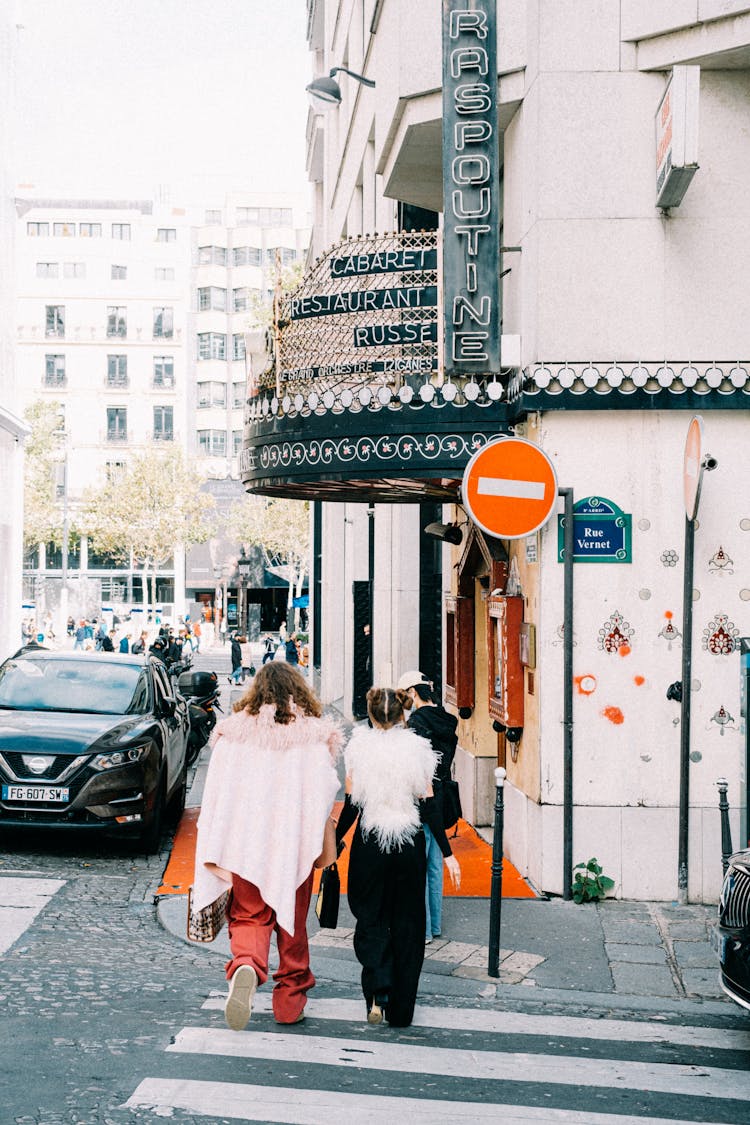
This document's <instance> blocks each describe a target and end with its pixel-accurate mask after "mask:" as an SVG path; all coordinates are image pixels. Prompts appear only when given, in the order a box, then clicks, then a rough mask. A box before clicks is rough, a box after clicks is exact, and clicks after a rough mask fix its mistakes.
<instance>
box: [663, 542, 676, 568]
mask: <svg viewBox="0 0 750 1125" xmlns="http://www.w3.org/2000/svg"><path fill="white" fill-rule="evenodd" d="M661 561H662V565H663V566H677V563H678V562H679V561H680V556H679V555H678V554H677V552H676V551H673V550H672V548H671V547H670V548H669V549H668V550H666V551H662V553H661Z"/></svg>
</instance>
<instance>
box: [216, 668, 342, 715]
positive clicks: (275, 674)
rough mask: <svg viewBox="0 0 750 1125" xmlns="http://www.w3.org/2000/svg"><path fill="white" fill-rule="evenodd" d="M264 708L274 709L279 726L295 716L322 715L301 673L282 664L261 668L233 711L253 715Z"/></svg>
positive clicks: (320, 708) (319, 706) (321, 709)
mask: <svg viewBox="0 0 750 1125" xmlns="http://www.w3.org/2000/svg"><path fill="white" fill-rule="evenodd" d="M268 704H270V705H271V706H272V707H275V708H276V713H275V715H274V720H275V721H276V722H277V723H282V724H286V723H292V722H294V720H295V718H296V713H297V712H301V713H302V714H303V715H312V716H314V718H316V719H319V718H320V716H321V715H322V714H323V708H322V706H321V703H320V700H319V699H318V697H317V696H316V695H315V693H314V692H313V691H312V689H311V688H310V687H309V685H308V683H307V680H306V679H305V677H304V676H303V675H302V673H301V672H298V671H297V669H296V668H295V667H294V666H293V665H291V664H287V663H286V661H282V660H269V661H268V663H266V664H264V665H263V666H262V667H261V669H260V671H259V672H257V674H256V676H255V679H254V680H253V682H252V684H251V685H250V687H249V689H248V690H247V691H246V692H245V694H244V695H243V696H242V698H241V699H239V700H238V701H237V703H235V705H234V708H233V709H234V710H235V711H247V713H248V715H257V714H259V712H260V709H261V707H265V706H267V705H268Z"/></svg>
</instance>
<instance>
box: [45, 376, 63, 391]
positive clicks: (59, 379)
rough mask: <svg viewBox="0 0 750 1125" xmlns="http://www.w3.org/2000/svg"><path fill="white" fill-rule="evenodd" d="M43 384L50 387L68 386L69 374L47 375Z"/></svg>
mask: <svg viewBox="0 0 750 1125" xmlns="http://www.w3.org/2000/svg"><path fill="white" fill-rule="evenodd" d="M43 385H44V386H45V387H48V388H49V387H67V385H68V377H67V375H45V376H44V379H43Z"/></svg>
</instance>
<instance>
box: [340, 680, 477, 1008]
mask: <svg viewBox="0 0 750 1125" xmlns="http://www.w3.org/2000/svg"><path fill="white" fill-rule="evenodd" d="M407 701H408V696H407V694H406V692H405V691H398V690H394V689H393V688H370V690H369V691H368V693H367V713H368V715H369V718H370V722H371V723H372V729H368V728H366V727H358V728H357V729H356V730H355V732H354V734H353V735H352V737H351V739H350V740H349V745H348V746H347V748H346V751H345V754H344V761H345V763H346V785H345V791H346V798H345V801H344V807H343V809H342V811H341V815H340V817H339V820H338V824H337V826H336V840H337V841H340V840H342V839H343V837H344V836H345V834H346V832H347V831H348V830H349V828H350V827H351V825H352V824H353V823H354V821H355V820H358V824H357V829H356V831H355V834H354V840H353V842H352V850H351V856H350V859H349V889H348V894H349V906H350V907H351V911H352V914H353V915H354V917H355V918H356V920H357V925H356V928H355V930H354V952H355V953H356V955H357V960H358V961H359V963H360V964H361V966H362V992H363V994H364V998H365V1005H366V1007H367V1022H368V1023H373V1024H377V1023H382V1021H383V1018H384V1017H385V1019H387V1020H388V1023H389V1024H390V1025H391V1027H408V1026H409V1025H410V1024H411V1022H412V1018H413V1016H414V1005H415V1003H416V998H417V988H418V985H419V974H420V972H421V970H422V962H423V961H424V932H425V902H424V892H425V874H426V866H427V863H426V855H425V843H424V833H423V831H422V825H423V824H429V826H430V829H431V830H432V832H433V833H434V834H435V837H436V839H437V840H438V842H439V844H440V847H441V850H442V853H443V855H444V856H445V863H446V866H447V867H448V870H449V872H450V875H451V878H452V879H453V882H454V884H455V885H456V886H458V885H459V884H460V881H461V869H460V867H459V866H458V860H457V859H456V858H455V856H453V855H452V854H451V847H450V844H449V843H448V839H447V837H446V835H445V830H444V828H443V824H442V819H441V817H440V813H439V811H438V809H437V807H436V805H435V799H434V797H433V793H432V778H433V775H434V773H435V768H436V766H437V756H436V754H435V753H434V751H433V750H432V748H431V747H430V744H429V742H428V741H427V739H425V738H421V737H420V736H419V735H418V734H416V733H415V732H414V731H412V730H408V729H406V728H405V727H404V726H403V721H404V706H405V704H406V702H407Z"/></svg>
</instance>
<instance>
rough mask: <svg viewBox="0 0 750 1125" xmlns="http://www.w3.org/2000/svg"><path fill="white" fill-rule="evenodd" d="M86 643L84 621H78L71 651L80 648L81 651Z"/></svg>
mask: <svg viewBox="0 0 750 1125" xmlns="http://www.w3.org/2000/svg"><path fill="white" fill-rule="evenodd" d="M85 644H86V622H85V621H79V622H78V628H77V629H76V631H75V640H74V641H73V651H74V652H75V651H76V650H80V651H81V652H83V649H84V645H85Z"/></svg>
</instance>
